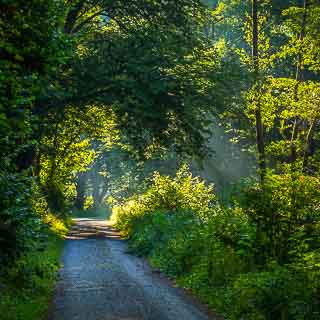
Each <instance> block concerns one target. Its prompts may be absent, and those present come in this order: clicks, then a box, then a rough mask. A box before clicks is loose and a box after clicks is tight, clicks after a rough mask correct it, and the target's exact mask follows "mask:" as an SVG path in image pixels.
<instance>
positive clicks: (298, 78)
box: [290, 0, 308, 163]
mask: <svg viewBox="0 0 320 320" xmlns="http://www.w3.org/2000/svg"><path fill="white" fill-rule="evenodd" d="M307 7H308V0H304V1H303V10H304V11H303V16H302V20H301V31H300V35H299V41H303V39H304V37H305V30H306V24H307ZM302 58H303V56H302V53H301V52H299V54H298V60H297V66H296V76H295V80H296V84H295V87H294V100H295V101H298V90H299V84H300V82H301V81H302ZM299 126H300V124H299V118H298V116H296V117H295V119H294V124H293V128H292V134H291V141H290V149H291V154H290V163H293V162H294V161H295V160H296V159H297V148H296V145H295V141H296V139H297V137H298V130H299Z"/></svg>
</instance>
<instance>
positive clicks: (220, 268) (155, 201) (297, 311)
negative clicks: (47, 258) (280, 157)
mask: <svg viewBox="0 0 320 320" xmlns="http://www.w3.org/2000/svg"><path fill="white" fill-rule="evenodd" d="M185 170H186V169H185V168H184V169H182V170H180V172H179V173H178V174H177V177H175V178H169V177H166V176H164V177H162V176H159V175H156V176H155V179H154V180H153V181H151V184H150V187H149V189H148V190H147V191H146V192H145V193H143V194H142V195H140V196H139V197H138V196H137V197H136V198H131V199H128V201H127V202H124V203H122V205H118V206H116V207H114V211H113V213H114V216H115V219H116V226H117V228H119V230H120V231H121V233H122V234H123V235H125V236H127V237H129V246H130V249H131V250H132V251H133V252H135V253H137V254H139V255H143V256H147V257H148V259H149V261H150V262H151V264H152V265H153V266H154V267H156V268H159V269H160V270H161V271H163V272H165V273H166V274H168V275H169V276H171V277H174V278H177V282H178V284H180V285H181V286H184V287H187V288H190V289H192V290H193V292H195V293H196V294H197V295H199V296H200V297H201V299H202V300H203V301H204V302H206V303H208V304H209V305H210V306H211V307H213V308H214V309H215V310H217V311H218V312H219V313H221V314H223V315H225V316H226V318H228V319H265V320H267V319H305V318H308V319H317V317H318V315H319V311H320V310H319V305H318V302H317V294H318V292H319V289H320V287H319V276H320V270H319V263H318V262H317V261H318V259H319V244H320V243H319V236H318V235H319V222H318V217H319V214H318V209H319V205H318V204H319V198H320V195H319V194H318V190H319V188H318V183H319V181H318V179H316V178H314V177H308V176H302V175H296V174H289V173H288V174H284V175H276V174H272V173H270V174H268V175H267V176H266V180H265V184H264V186H263V188H264V189H263V191H261V189H259V188H261V187H259V186H255V185H252V184H251V185H250V186H249V187H246V188H245V189H243V191H242V193H241V196H240V197H239V196H238V198H237V203H238V205H237V206H234V207H232V208H225V207H223V206H222V205H219V203H218V201H217V200H215V201H214V202H212V201H213V200H214V199H215V196H214V194H213V191H212V189H211V188H209V187H204V186H203V185H202V184H201V182H200V181H199V180H196V179H194V178H192V179H189V178H190V175H189V174H188V173H187V172H186V171H185ZM182 173H183V174H182ZM181 176H182V177H183V178H182V179H181ZM179 177H180V178H179ZM186 185H187V187H186ZM173 186H174V187H173ZM190 190H192V191H190ZM184 192H186V194H188V196H190V197H189V199H193V200H194V202H193V201H192V200H191V201H190V202H189V203H187V202H186V199H185V198H184V197H185V196H186V195H185V194H184ZM180 199H183V201H184V202H183V203H184V204H187V205H181V203H180V202H179V200H180ZM207 199H210V201H207ZM199 200H200V201H199ZM201 201H202V202H201ZM195 203H197V204H200V203H201V204H202V205H201V206H200V207H197V206H194V204H195ZM199 208H201V209H199ZM204 213H206V214H204Z"/></svg>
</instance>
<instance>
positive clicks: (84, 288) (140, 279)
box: [49, 219, 216, 320]
mask: <svg viewBox="0 0 320 320" xmlns="http://www.w3.org/2000/svg"><path fill="white" fill-rule="evenodd" d="M126 251H127V243H126V241H124V240H121V238H120V236H119V234H118V233H117V232H116V231H115V230H114V229H113V228H112V225H111V223H110V222H108V221H105V220H101V219H76V220H75V225H74V227H73V229H72V230H71V232H70V234H69V236H68V238H67V240H66V243H65V248H64V254H63V258H62V263H63V268H62V269H61V271H60V277H59V280H58V283H57V286H56V290H55V297H54V300H53V303H52V307H51V309H52V310H51V312H50V315H49V320H178V319H181V320H207V319H216V318H215V317H214V316H212V315H210V314H209V312H208V311H207V310H206V308H205V307H204V306H201V305H200V304H199V303H198V302H197V301H196V300H195V299H194V298H192V297H191V296H190V295H189V294H188V293H186V292H185V291H184V290H183V289H179V288H176V287H175V286H174V284H173V283H172V282H171V281H169V280H167V279H166V278H165V277H164V275H162V274H161V273H158V272H154V271H153V270H152V269H151V268H150V267H149V265H148V263H147V262H146V261H145V260H143V259H141V258H137V257H135V256H132V255H130V254H128V253H127V252H126Z"/></svg>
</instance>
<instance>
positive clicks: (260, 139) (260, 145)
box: [252, 0, 266, 183]
mask: <svg viewBox="0 0 320 320" xmlns="http://www.w3.org/2000/svg"><path fill="white" fill-rule="evenodd" d="M252 60H253V67H254V77H255V83H257V82H258V80H259V21H258V0H252ZM255 120H256V144H257V150H258V167H259V174H260V179H261V183H263V181H264V177H265V171H266V159H265V146H264V130H263V123H262V117H261V106H260V98H259V97H258V100H257V106H256V110H255Z"/></svg>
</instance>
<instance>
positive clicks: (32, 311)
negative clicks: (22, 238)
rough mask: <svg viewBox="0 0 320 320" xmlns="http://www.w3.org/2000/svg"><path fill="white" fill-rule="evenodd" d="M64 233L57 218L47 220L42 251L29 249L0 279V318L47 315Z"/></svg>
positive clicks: (32, 319) (40, 318) (37, 318)
mask: <svg viewBox="0 0 320 320" xmlns="http://www.w3.org/2000/svg"><path fill="white" fill-rule="evenodd" d="M66 232H67V228H66V226H65V225H64V224H63V223H62V222H61V221H57V220H55V221H51V227H50V230H48V231H47V233H46V236H47V240H46V246H45V248H44V250H43V251H37V250H36V251H32V252H30V253H29V254H27V255H25V256H23V257H22V258H20V259H18V260H17V261H16V262H15V264H14V265H13V266H11V267H10V268H9V269H8V270H7V271H6V274H5V275H4V276H2V279H1V278H0V295H1V299H0V318H1V319H2V320H44V319H46V318H47V315H48V309H49V304H50V300H51V298H52V294H53V289H54V284H55V281H56V278H57V272H58V270H59V268H60V257H61V254H62V250H63V245H64V238H63V235H64V234H65V233H66Z"/></svg>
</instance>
